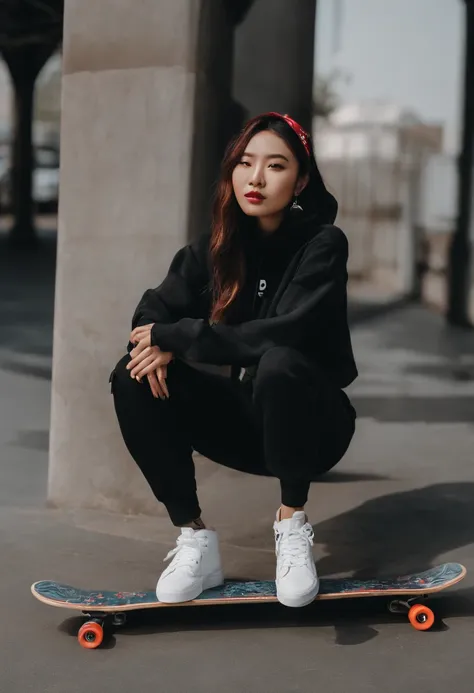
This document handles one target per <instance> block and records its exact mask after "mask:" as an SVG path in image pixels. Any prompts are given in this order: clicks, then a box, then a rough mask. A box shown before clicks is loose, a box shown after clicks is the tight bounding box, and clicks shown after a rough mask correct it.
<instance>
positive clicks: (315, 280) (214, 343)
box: [151, 226, 348, 366]
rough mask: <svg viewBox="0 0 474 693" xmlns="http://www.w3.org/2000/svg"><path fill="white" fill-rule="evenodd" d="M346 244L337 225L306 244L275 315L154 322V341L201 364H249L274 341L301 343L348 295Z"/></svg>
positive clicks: (153, 342)
mask: <svg viewBox="0 0 474 693" xmlns="http://www.w3.org/2000/svg"><path fill="white" fill-rule="evenodd" d="M347 257H348V244H347V239H346V237H345V235H344V233H343V232H342V231H341V230H340V229H338V228H337V227H334V226H332V227H330V228H329V230H328V231H326V230H324V231H322V232H321V233H320V234H318V236H317V237H316V238H315V239H314V240H313V241H312V242H311V243H310V244H309V245H308V247H307V248H306V251H305V253H304V255H303V258H302V260H301V263H300V265H299V268H298V269H297V271H296V273H295V275H294V277H293V279H292V280H291V282H290V283H289V285H288V287H287V288H286V289H285V292H284V293H283V295H282V296H281V298H280V301H279V303H278V307H277V315H276V316H274V317H270V318H261V319H256V320H250V321H248V322H243V323H241V324H239V325H224V324H220V323H218V324H214V325H210V324H209V322H208V321H206V320H204V319H193V318H189V317H185V318H182V319H181V320H178V321H177V322H175V323H173V324H171V325H169V324H168V325H163V324H155V325H154V326H153V328H152V332H151V339H152V344H154V345H158V346H159V347H160V348H161V349H162V350H163V351H172V352H174V353H175V354H176V355H177V356H182V357H183V358H187V359H190V360H193V361H197V362H200V363H211V364H215V365H240V366H251V365H254V364H256V363H258V361H259V360H260V358H261V357H262V355H263V354H264V353H265V352H266V351H268V350H269V349H271V348H272V347H275V346H294V347H298V346H299V345H300V344H302V343H303V342H304V339H305V336H306V335H307V334H308V331H309V330H311V332H314V329H315V326H316V325H318V324H319V327H320V329H321V330H324V329H325V323H326V321H327V320H329V319H330V318H331V312H332V309H333V308H337V306H339V305H343V301H344V300H345V295H346V281H347V270H346V263H347Z"/></svg>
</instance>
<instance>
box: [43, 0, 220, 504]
mask: <svg viewBox="0 0 474 693" xmlns="http://www.w3.org/2000/svg"><path fill="white" fill-rule="evenodd" d="M63 55H64V57H63V88H62V133H61V157H62V158H61V188H60V207H59V232H58V233H59V239H58V265H57V279H56V305H55V326H54V356H53V383H52V412H51V442H50V473H49V489H48V491H49V503H50V504H51V505H55V506H58V505H66V506H69V507H74V506H76V507H78V506H82V507H100V508H103V509H106V510H113V511H120V512H132V513H133V512H150V513H155V512H159V506H158V504H157V503H156V501H155V500H154V498H153V497H152V495H151V493H150V491H149V490H148V487H147V486H146V484H145V482H144V480H143V479H142V477H141V475H140V473H139V472H138V471H137V469H136V468H135V465H134V463H133V462H132V461H131V459H130V457H129V455H128V453H127V452H126V450H125V447H124V445H123V443H122V440H121V436H120V434H119V431H118V425H117V423H116V420H115V415H114V413H113V403H112V398H111V395H110V390H109V385H108V376H109V373H110V371H111V369H112V367H113V365H114V364H115V363H116V361H117V360H118V359H119V358H120V357H121V356H122V355H123V354H124V353H125V347H126V344H127V341H128V334H129V331H130V321H131V316H132V313H133V310H134V308H135V305H136V304H137V302H138V300H139V298H140V297H141V295H142V293H143V291H144V290H145V289H146V288H148V287H150V286H156V285H158V284H159V283H160V282H161V281H162V279H163V277H164V275H165V273H166V271H167V269H168V266H169V263H170V261H171V258H172V256H173V255H174V253H175V252H176V251H177V250H178V248H179V247H181V246H182V245H184V244H185V243H186V242H187V240H188V238H189V237H190V236H191V235H195V234H196V233H198V232H199V231H200V230H201V229H202V228H205V227H206V219H205V218H204V217H205V211H204V210H205V209H206V208H207V205H208V190H209V187H210V183H211V181H212V179H213V177H214V174H215V170H214V169H215V162H216V160H217V158H218V156H220V151H219V147H220V146H221V143H220V142H219V141H218V138H216V137H215V133H214V129H215V128H216V127H217V124H218V123H219V120H220V118H221V117H222V111H223V109H225V107H226V99H227V98H228V87H227V88H226V85H228V84H229V82H230V70H231V63H232V26H231V24H230V20H229V17H228V15H227V12H226V6H225V2H224V0H215V1H214V0H213V2H212V3H211V2H209V1H208V0H193V1H192V2H190V0H172V2H170V0H142V1H141V2H139V3H136V2H133V0H101V1H100V2H97V0H66V3H65V27H64V54H63ZM192 172H199V175H196V176H194V177H192Z"/></svg>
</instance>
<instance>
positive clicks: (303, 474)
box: [111, 347, 355, 527]
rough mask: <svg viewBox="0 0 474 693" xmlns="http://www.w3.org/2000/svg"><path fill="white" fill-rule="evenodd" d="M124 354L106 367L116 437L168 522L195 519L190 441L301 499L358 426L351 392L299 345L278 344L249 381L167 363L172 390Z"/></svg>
mask: <svg viewBox="0 0 474 693" xmlns="http://www.w3.org/2000/svg"><path fill="white" fill-rule="evenodd" d="M129 360H130V356H129V355H128V354H127V355H126V356H124V357H123V358H122V359H121V360H120V361H119V362H118V364H117V365H116V367H115V369H114V370H113V372H112V374H111V390H112V393H113V396H114V403H115V411H116V414H117V418H118V421H119V425H120V429H121V432H122V436H123V438H124V441H125V444H126V446H127V448H128V450H129V452H130V454H131V455H132V457H133V459H134V460H135V462H136V463H137V465H138V466H139V468H140V469H141V471H142V473H143V474H144V476H145V478H146V480H147V481H148V483H149V485H150V487H151V489H152V491H153V493H154V494H155V496H156V498H157V499H158V500H159V501H161V502H162V503H163V504H164V505H165V506H166V508H167V510H168V513H169V516H170V518H171V521H172V523H173V524H174V525H176V526H178V527H179V526H182V525H184V524H187V523H189V522H190V521H192V520H194V519H196V518H198V517H199V516H200V514H201V509H200V507H199V502H198V497H197V491H196V481H195V471H194V462H193V458H192V451H193V449H194V450H196V451H197V452H199V453H201V454H202V455H204V456H205V457H208V458H209V459H211V460H213V461H215V462H217V463H219V464H222V465H224V466H226V467H231V468H232V469H236V470H240V471H242V472H247V473H250V474H258V475H264V476H273V477H276V478H278V479H280V484H281V502H282V503H283V504H284V505H287V506H290V507H300V506H303V505H304V504H305V503H306V501H307V496H308V491H309V485H310V482H311V481H315V480H317V478H318V476H320V475H321V474H323V473H324V472H327V471H328V470H329V469H331V468H332V467H334V465H335V464H337V462H339V460H340V459H341V457H342V456H343V455H344V453H345V452H346V450H347V448H348V446H349V443H350V442H351V439H352V436H353V434H354V429H355V411H354V409H353V407H352V405H351V404H350V402H349V399H348V397H347V395H346V394H345V393H344V392H343V391H341V390H340V389H339V388H337V387H336V386H335V385H334V384H332V383H331V382H329V381H328V379H327V378H326V377H325V375H324V373H323V372H322V371H321V370H320V369H319V367H318V366H316V365H315V363H314V362H313V361H311V360H309V359H308V358H307V357H306V356H304V355H303V354H302V353H301V352H299V351H297V350H295V349H292V348H289V347H275V348H273V349H270V350H269V351H267V352H266V353H265V354H264V356H263V357H262V358H261V360H260V362H259V364H258V369H257V373H256V376H255V378H254V380H253V383H252V382H251V381H250V382H247V383H243V382H242V381H240V380H232V379H230V378H227V377H226V376H224V375H218V374H215V373H209V372H206V371H201V370H197V369H196V368H193V367H192V366H190V365H189V364H188V363H186V362H185V361H182V360H180V359H175V360H174V361H172V362H171V363H170V364H169V365H168V377H167V381H166V382H167V385H168V391H169V393H170V398H169V399H166V400H161V399H155V398H154V397H153V395H152V394H151V390H150V387H149V385H148V381H147V380H146V379H145V380H143V381H142V383H138V382H137V381H135V380H133V379H132V378H131V377H130V371H127V370H126V365H127V363H128V362H129Z"/></svg>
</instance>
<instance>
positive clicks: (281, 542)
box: [275, 523, 314, 568]
mask: <svg viewBox="0 0 474 693" xmlns="http://www.w3.org/2000/svg"><path fill="white" fill-rule="evenodd" d="M275 534H276V554H277V556H278V558H279V562H280V564H281V566H282V567H287V568H293V567H296V566H303V565H305V564H306V562H307V560H308V554H309V553H310V552H311V549H310V547H311V546H313V538H314V532H313V528H312V527H311V525H310V524H309V523H306V524H305V525H303V527H299V528H296V529H295V528H292V529H289V530H285V531H283V532H280V531H278V529H275Z"/></svg>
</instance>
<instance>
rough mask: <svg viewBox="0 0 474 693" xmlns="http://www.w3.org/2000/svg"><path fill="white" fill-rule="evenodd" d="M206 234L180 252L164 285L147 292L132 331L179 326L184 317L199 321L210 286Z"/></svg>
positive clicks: (136, 314) (133, 319)
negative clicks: (151, 325)
mask: <svg viewBox="0 0 474 693" xmlns="http://www.w3.org/2000/svg"><path fill="white" fill-rule="evenodd" d="M208 244H209V238H208V236H207V235H206V234H204V235H202V236H200V237H199V238H198V239H197V240H195V241H194V242H192V243H190V244H188V245H186V246H185V247H184V248H181V249H180V250H178V252H177V253H176V255H175V256H174V258H173V260H172V261H171V265H170V267H169V270H168V273H167V275H166V277H165V279H164V280H163V282H162V283H161V284H160V285H159V286H158V287H157V288H156V289H147V291H145V293H144V294H143V296H142V298H141V299H140V302H139V304H138V306H137V307H136V309H135V313H134V315H133V318H132V330H133V329H135V327H138V326H140V325H147V324H149V323H151V322H154V323H157V324H163V323H164V324H167V323H176V321H177V320H179V319H180V318H182V317H184V316H188V317H189V316H194V317H198V314H199V305H200V295H201V293H202V292H203V291H204V289H205V287H206V284H207V283H208V280H209V278H208V269H207V262H206V257H207V255H206V250H207V248H208Z"/></svg>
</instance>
